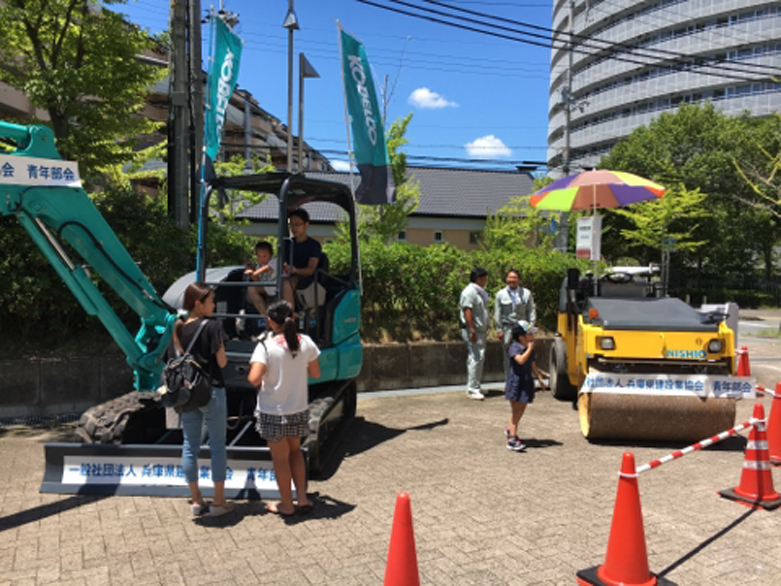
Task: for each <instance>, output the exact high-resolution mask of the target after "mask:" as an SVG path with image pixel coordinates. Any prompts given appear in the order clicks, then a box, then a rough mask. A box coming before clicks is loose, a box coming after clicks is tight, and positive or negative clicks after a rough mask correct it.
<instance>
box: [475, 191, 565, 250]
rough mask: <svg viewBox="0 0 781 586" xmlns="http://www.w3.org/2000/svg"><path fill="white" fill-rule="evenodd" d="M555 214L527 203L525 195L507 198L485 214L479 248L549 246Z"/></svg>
mask: <svg viewBox="0 0 781 586" xmlns="http://www.w3.org/2000/svg"><path fill="white" fill-rule="evenodd" d="M557 216H558V214H553V215H551V214H549V213H548V212H546V213H545V215H543V212H539V211H537V209H536V208H533V207H532V206H531V205H529V196H528V195H524V196H519V197H513V198H512V199H510V201H509V203H508V204H507V205H505V206H502V207H501V208H500V209H498V210H496V213H495V214H489V215H488V216H487V217H486V221H485V229H484V230H483V248H485V249H486V250H495V249H502V250H520V249H524V248H543V249H552V248H553V239H554V232H555V229H554V224H555V222H556V217H557Z"/></svg>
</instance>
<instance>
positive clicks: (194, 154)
mask: <svg viewBox="0 0 781 586" xmlns="http://www.w3.org/2000/svg"><path fill="white" fill-rule="evenodd" d="M189 3H190V14H189V17H190V22H189V24H190V30H189V32H190V34H189V49H190V50H189V55H190V62H189V66H190V67H189V71H190V96H191V102H190V107H191V108H192V111H191V115H190V122H191V123H192V126H191V128H190V187H191V189H190V222H191V223H195V222H197V221H198V208H199V207H200V203H201V202H200V201H199V196H200V193H201V190H200V189H199V188H200V183H201V173H200V168H201V160H202V151H203V67H202V63H201V0H189Z"/></svg>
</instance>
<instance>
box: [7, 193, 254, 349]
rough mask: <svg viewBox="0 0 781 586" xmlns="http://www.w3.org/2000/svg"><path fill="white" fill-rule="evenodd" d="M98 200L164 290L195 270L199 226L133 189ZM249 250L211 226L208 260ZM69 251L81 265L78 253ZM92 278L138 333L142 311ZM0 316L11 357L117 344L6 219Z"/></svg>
mask: <svg viewBox="0 0 781 586" xmlns="http://www.w3.org/2000/svg"><path fill="white" fill-rule="evenodd" d="M93 201H94V203H95V205H96V207H97V208H98V210H99V211H100V213H101V214H102V215H103V216H104V217H105V218H106V221H107V222H108V224H109V225H110V226H111V227H112V229H113V230H114V232H115V233H116V234H117V236H118V238H119V240H120V241H121V242H122V244H123V245H124V246H125V248H127V250H128V252H129V253H130V256H131V257H133V259H134V260H135V261H136V262H137V263H138V265H139V266H140V268H141V270H142V271H143V272H144V274H145V275H146V277H147V279H149V281H150V282H151V283H152V285H153V286H154V287H155V289H156V290H157V291H158V292H159V293H160V294H161V295H162V293H163V292H164V291H165V290H166V289H167V288H168V287H169V286H170V285H171V284H172V283H173V282H174V281H175V280H176V279H177V278H179V277H181V276H182V275H184V274H186V273H188V272H190V271H192V270H194V268H195V248H196V243H197V233H196V229H195V227H192V228H190V229H186V230H185V229H182V228H179V227H177V226H176V225H174V224H173V223H172V222H171V221H170V220H169V219H168V216H167V210H166V208H165V205H164V203H163V201H161V200H157V199H151V198H149V197H148V196H146V195H145V194H140V193H136V192H134V191H132V190H120V191H116V190H115V191H112V192H110V193H106V194H101V195H99V196H96V197H95V198H94V200H93ZM67 248H68V247H67V245H66V249H67ZM249 250H251V243H250V240H249V239H248V238H246V237H244V236H242V235H240V234H237V233H236V232H234V231H228V230H226V229H224V228H222V227H220V226H216V225H212V226H210V232H209V249H208V251H207V254H208V256H209V259H210V260H209V262H210V264H213V265H220V264H241V263H243V262H244V260H245V257H246V255H247V252H248V251H249ZM69 253H70V254H73V260H74V261H75V262H77V263H78V262H80V258H79V257H78V255H75V254H74V253H73V251H72V250H69ZM94 280H95V282H96V284H97V286H98V288H99V289H100V290H101V292H102V293H103V294H104V295H105V297H106V299H107V300H108V301H109V303H110V304H111V306H112V307H113V308H114V310H115V312H116V313H117V315H118V316H119V318H120V319H121V320H122V321H123V322H124V323H125V324H126V325H127V327H128V329H129V330H130V331H132V332H135V331H136V330H137V329H138V327H139V320H138V316H137V315H136V314H135V313H134V312H133V311H132V310H131V309H130V308H129V307H128V306H127V304H125V303H124V302H123V301H121V300H120V299H119V297H118V296H117V295H116V294H115V293H114V291H113V290H111V289H110V288H107V287H105V286H104V284H103V283H102V281H101V280H100V279H99V278H97V277H95V278H94ZM0 320H1V323H2V324H3V333H4V336H3V337H2V339H0V351H2V352H3V353H4V355H5V356H17V355H29V354H47V353H49V352H58V351H60V350H63V349H64V350H65V351H67V352H71V351H72V352H74V353H78V352H96V351H100V350H102V349H105V348H106V347H107V346H108V347H109V348H115V346H113V344H112V342H111V339H110V338H109V336H108V334H107V333H106V332H105V331H104V329H103V326H102V325H101V323H100V322H99V321H98V320H97V318H94V317H90V316H88V315H87V314H86V312H85V311H84V309H83V308H82V307H81V306H80V305H79V304H78V302H77V301H76V299H75V297H74V296H73V295H72V294H71V292H70V291H69V290H68V288H67V286H66V285H65V284H64V283H63V282H62V280H61V279H60V278H59V276H57V273H56V272H55V271H54V269H53V268H52V267H51V266H50V265H49V263H48V262H47V261H46V259H45V258H44V256H43V254H42V253H41V251H40V250H39V249H38V247H37V246H36V245H35V244H34V243H33V241H32V239H31V238H30V236H29V235H28V234H27V233H26V232H25V230H24V229H23V228H22V227H21V225H20V224H19V223H18V222H17V221H16V219H15V218H10V217H6V218H2V220H1V221H0Z"/></svg>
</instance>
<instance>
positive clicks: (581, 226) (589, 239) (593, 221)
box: [575, 215, 602, 260]
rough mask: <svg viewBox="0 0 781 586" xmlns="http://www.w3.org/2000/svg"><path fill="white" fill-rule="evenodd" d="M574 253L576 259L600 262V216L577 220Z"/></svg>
mask: <svg viewBox="0 0 781 586" xmlns="http://www.w3.org/2000/svg"><path fill="white" fill-rule="evenodd" d="M575 251H576V254H577V257H578V258H588V259H589V260H600V257H601V255H602V216H596V215H594V216H587V217H585V218H578V231H577V238H576V240H575Z"/></svg>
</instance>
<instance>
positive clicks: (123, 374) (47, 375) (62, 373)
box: [0, 338, 550, 419]
mask: <svg viewBox="0 0 781 586" xmlns="http://www.w3.org/2000/svg"><path fill="white" fill-rule="evenodd" d="M537 344H538V348H537V365H538V367H539V368H541V369H543V370H547V368H548V348H549V344H550V340H549V339H546V338H540V339H538V340H537ZM503 380H504V372H503V371H502V349H501V345H500V344H499V342H498V341H495V340H491V341H489V342H488V347H487V350H486V362H485V368H484V372H483V382H497V381H503ZM439 385H464V388H466V344H464V343H463V342H419V343H409V344H366V345H365V346H364V360H363V369H362V370H361V374H360V376H359V377H358V390H359V391H361V392H371V391H381V390H388V389H402V388H414V387H429V386H439ZM132 389H133V373H132V371H131V370H130V368H129V367H128V365H127V362H126V361H125V358H124V356H122V355H109V356H96V357H77V358H70V359H67V360H65V359H31V360H2V361H0V419H8V418H16V417H48V416H54V415H64V414H70V413H80V412H82V411H84V410H85V409H87V408H89V407H92V406H94V405H97V404H99V403H102V402H104V401H108V400H109V399H112V398H114V397H118V396H119V395H123V394H125V393H127V392H129V391H131V390H132Z"/></svg>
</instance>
